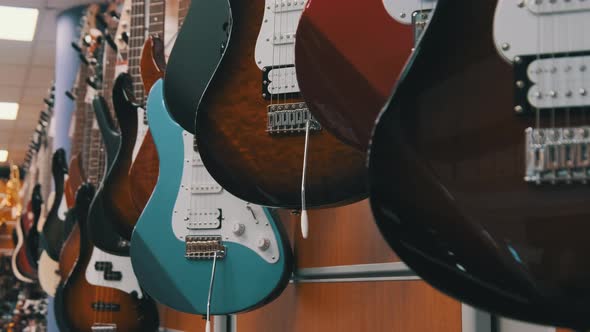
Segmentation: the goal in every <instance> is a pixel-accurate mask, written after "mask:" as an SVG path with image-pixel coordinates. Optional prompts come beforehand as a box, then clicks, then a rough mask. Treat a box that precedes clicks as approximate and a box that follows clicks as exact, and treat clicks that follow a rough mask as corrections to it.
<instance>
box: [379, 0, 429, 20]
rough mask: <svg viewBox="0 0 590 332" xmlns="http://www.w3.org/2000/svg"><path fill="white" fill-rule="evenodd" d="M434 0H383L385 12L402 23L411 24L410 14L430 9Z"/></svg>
mask: <svg viewBox="0 0 590 332" xmlns="http://www.w3.org/2000/svg"><path fill="white" fill-rule="evenodd" d="M435 5H436V0H383V6H385V10H387V13H388V14H389V15H390V16H391V17H392V18H393V19H394V20H396V21H398V22H400V23H402V24H408V25H409V24H412V14H413V13H414V12H416V11H419V10H427V9H432V8H434V6H435Z"/></svg>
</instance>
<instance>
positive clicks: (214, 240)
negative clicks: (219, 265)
mask: <svg viewBox="0 0 590 332" xmlns="http://www.w3.org/2000/svg"><path fill="white" fill-rule="evenodd" d="M185 245H186V250H185V254H184V257H185V258H187V259H191V260H202V259H213V257H214V256H217V259H223V258H225V246H224V245H223V242H222V241H221V236H218V235H203V236H200V235H187V236H186V238H185Z"/></svg>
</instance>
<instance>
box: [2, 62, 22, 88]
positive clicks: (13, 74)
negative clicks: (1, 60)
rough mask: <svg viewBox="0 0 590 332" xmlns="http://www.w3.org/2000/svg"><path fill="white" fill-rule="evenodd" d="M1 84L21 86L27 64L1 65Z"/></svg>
mask: <svg viewBox="0 0 590 332" xmlns="http://www.w3.org/2000/svg"><path fill="white" fill-rule="evenodd" d="M0 72H1V73H2V75H0V86H21V85H23V83H24V81H25V75H26V73H27V66H26V65H0Z"/></svg>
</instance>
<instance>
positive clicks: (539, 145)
mask: <svg viewBox="0 0 590 332" xmlns="http://www.w3.org/2000/svg"><path fill="white" fill-rule="evenodd" d="M525 145H526V146H525V148H526V174H525V181H527V182H533V183H537V184H540V183H557V182H565V183H572V182H579V183H587V181H588V179H590V169H589V167H590V127H574V128H546V129H532V128H528V129H526V131H525Z"/></svg>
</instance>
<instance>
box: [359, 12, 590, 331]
mask: <svg viewBox="0 0 590 332" xmlns="http://www.w3.org/2000/svg"><path fill="white" fill-rule="evenodd" d="M498 3H500V2H499V1H494V0H487V1H469V0H463V1H457V0H440V1H438V3H437V7H436V10H435V12H434V15H432V16H431V20H430V25H429V28H428V29H427V31H426V32H425V33H424V34H423V36H422V40H421V42H420V47H419V48H417V51H416V52H414V54H413V55H412V59H411V60H410V63H412V67H411V68H409V70H408V71H407V72H405V73H404V79H403V80H402V81H401V82H400V83H399V84H398V86H397V88H396V91H395V94H394V96H393V97H392V100H391V102H390V104H389V105H388V107H387V109H386V111H384V112H383V113H382V114H381V115H380V117H379V122H378V124H377V126H376V128H375V131H374V136H373V139H372V140H371V142H372V144H371V148H370V185H371V205H372V210H373V214H374V215H375V219H376V220H377V222H378V223H379V227H380V229H381V231H382V233H383V234H384V237H385V238H386V239H387V241H388V243H389V244H390V245H391V246H392V248H393V249H394V250H395V251H396V253H397V254H398V255H399V256H400V258H401V259H403V260H404V261H405V262H406V263H407V264H408V265H409V266H410V267H411V268H412V269H413V270H414V271H416V273H418V274H419V275H420V276H421V277H422V278H424V280H426V281H428V282H429V283H431V284H432V285H434V286H435V287H437V288H438V289H440V290H442V291H444V292H446V293H448V294H452V295H453V296H455V297H457V298H458V299H461V300H463V301H465V302H468V303H471V304H472V305H474V306H477V307H479V308H482V309H485V310H487V311H490V312H495V313H497V314H500V315H504V316H507V317H510V318H514V319H518V320H525V321H531V322H535V323H538V324H545V325H558V326H565V327H570V328H577V329H579V330H587V329H588V328H590V320H588V317H590V307H589V306H588V305H587V304H588V303H589V302H590V284H589V283H588V280H590V266H589V265H588V264H587V260H588V252H589V251H590V242H589V241H588V240H587V238H586V236H584V234H586V233H588V231H590V226H589V224H588V222H587V221H588V220H589V218H590V187H588V186H587V185H586V184H581V183H571V184H565V183H564V184H558V185H551V184H541V185H537V184H533V183H528V182H525V180H524V175H525V157H526V155H525V147H524V145H525V129H526V128H529V127H535V126H536V124H535V115H534V114H530V115H526V114H522V115H518V114H515V112H514V107H515V95H514V94H515V84H514V80H515V76H514V68H513V67H512V66H511V65H510V64H509V63H508V62H506V61H505V59H504V58H503V57H501V56H500V54H499V53H498V49H497V47H496V43H495V41H494V37H493V27H494V17H495V13H496V9H497V5H498ZM514 10H526V9H517V8H516V7H514ZM562 19H563V18H562ZM496 24H498V22H496ZM572 28H574V26H572ZM576 28H578V27H576ZM580 28H581V27H580ZM535 29H536V27H533V30H534V31H536V30H535ZM548 29H549V31H552V32H555V31H556V30H553V28H552V27H551V26H550V27H548ZM457 50H461V52H457ZM587 111H588V110H587V108H584V109H578V110H574V109H572V110H571V111H570V112H568V111H566V110H556V111H555V122H554V124H552V121H551V120H550V115H549V114H551V113H552V112H551V111H550V110H543V111H541V113H542V114H543V116H541V117H540V126H541V127H543V128H551V127H555V126H556V127H561V126H565V127H572V126H581V125H583V126H586V125H587V124H588V122H587V120H585V119H586V117H587V114H586V113H587ZM545 115H546V116H545Z"/></svg>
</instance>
